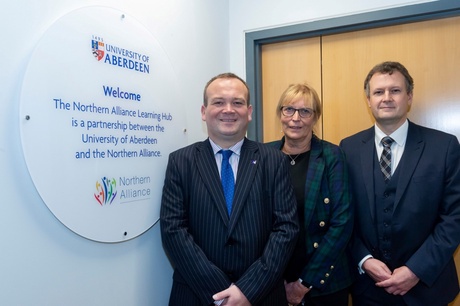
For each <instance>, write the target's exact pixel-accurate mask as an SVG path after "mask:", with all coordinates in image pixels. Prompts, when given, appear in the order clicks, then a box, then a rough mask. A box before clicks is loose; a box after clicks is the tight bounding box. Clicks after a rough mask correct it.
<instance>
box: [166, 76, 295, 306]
mask: <svg viewBox="0 0 460 306" xmlns="http://www.w3.org/2000/svg"><path fill="white" fill-rule="evenodd" d="M201 116H202V120H203V121H205V122H206V125H207V130H208V136H209V138H208V139H206V140H205V141H203V142H197V143H195V144H192V145H189V146H187V147H185V148H182V149H180V150H177V151H175V152H173V153H171V154H170V156H169V161H168V166H167V169H166V178H165V183H164V187H163V197H162V203H161V213H160V220H161V221H160V223H161V235H162V240H163V245H164V248H165V250H166V252H167V254H168V256H169V258H170V260H171V262H172V265H173V267H174V275H173V286H172V290H171V296H170V301H169V305H172V306H175V305H177V306H179V305H180V306H183V305H187V306H194V305H197V306H198V305H214V304H216V305H229V306H230V305H264V306H265V305H266V306H268V305H273V306H279V305H287V300H286V293H285V290H284V283H283V279H282V275H283V272H284V268H285V266H286V264H287V262H288V260H289V257H290V255H291V253H292V251H293V248H294V246H295V243H296V239H297V235H298V230H299V229H298V220H297V211H296V207H297V205H296V200H295V196H294V193H293V190H292V185H291V182H290V176H289V172H288V169H287V166H286V162H285V157H284V155H283V154H282V153H281V152H280V151H278V150H275V149H273V148H271V147H268V146H265V145H263V144H260V143H257V142H254V141H250V140H248V139H247V138H245V134H246V130H247V126H248V123H249V122H250V121H251V116H252V106H251V105H250V103H249V90H248V87H247V85H246V83H245V82H244V81H243V80H242V79H241V78H239V77H238V76H236V75H235V74H232V73H225V74H221V75H218V76H216V77H214V78H212V79H211V80H210V81H209V82H208V83H207V84H206V87H205V89H204V103H203V105H202V107H201ZM222 150H223V151H222ZM227 150H231V152H230V157H229V158H228V157H227V161H228V164H229V166H227V165H226V164H225V162H224V155H225V154H224V152H226V151H227ZM227 152H228V151H227ZM228 168H231V170H230V171H231V172H230V179H228V177H229V176H228V171H229V169H228ZM224 169H225V170H224ZM224 173H225V177H226V178H225V179H223V180H222V182H221V176H224ZM229 180H230V181H231V182H232V183H231V189H233V190H234V191H233V192H231V193H230V194H231V195H230V198H228V195H229V192H224V189H225V190H226V188H225V187H224V185H225V183H224V182H227V181H229ZM233 182H235V183H234V185H233ZM232 198H233V200H232Z"/></svg>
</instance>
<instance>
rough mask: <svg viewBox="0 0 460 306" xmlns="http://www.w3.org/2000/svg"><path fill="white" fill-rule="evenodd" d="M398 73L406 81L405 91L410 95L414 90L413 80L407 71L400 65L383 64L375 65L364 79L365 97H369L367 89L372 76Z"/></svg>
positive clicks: (394, 63)
mask: <svg viewBox="0 0 460 306" xmlns="http://www.w3.org/2000/svg"><path fill="white" fill-rule="evenodd" d="M395 71H399V72H400V73H401V74H402V75H403V76H404V79H405V80H406V91H407V93H408V94H410V93H412V91H413V90H414V80H413V79H412V77H411V75H410V74H409V71H407V69H406V67H404V66H403V65H402V64H401V63H398V62H383V63H380V64H378V65H375V66H374V68H372V69H371V71H369V73H368V74H367V77H366V79H365V80H364V91H365V92H366V97H368V98H369V96H370V88H369V81H370V80H371V78H372V76H373V75H374V74H376V73H382V74H390V75H391V74H393V72H395Z"/></svg>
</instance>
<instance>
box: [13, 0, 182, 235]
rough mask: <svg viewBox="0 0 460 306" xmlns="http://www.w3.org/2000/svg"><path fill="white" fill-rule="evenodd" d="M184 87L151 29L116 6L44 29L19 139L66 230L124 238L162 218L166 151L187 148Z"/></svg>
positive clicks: (28, 80) (26, 89)
mask: <svg viewBox="0 0 460 306" xmlns="http://www.w3.org/2000/svg"><path fill="white" fill-rule="evenodd" d="M176 83H177V81H176V78H175V75H174V72H173V69H172V66H171V64H170V62H169V59H168V57H167V55H166V54H165V52H164V50H163V49H162V48H161V46H160V45H159V44H158V42H157V41H156V40H155V39H154V38H153V37H152V35H151V33H150V32H149V31H148V30H147V29H146V28H144V27H143V26H142V25H141V24H140V23H139V22H137V21H136V20H134V19H133V18H132V17H130V16H126V15H125V14H123V13H122V12H120V11H118V10H115V9H112V8H107V7H86V8H82V9H78V10H76V11H73V12H71V13H69V14H67V15H65V16H63V17H62V18H60V19H59V20H58V21H57V22H55V23H54V24H53V25H52V26H51V27H50V28H49V29H48V30H47V31H46V32H45V34H44V35H43V37H42V38H41V39H40V41H39V43H38V45H37V47H36V49H35V50H34V52H33V54H32V56H31V59H30V62H29V64H28V66H27V69H26V73H25V75H24V81H23V86H22V90H21V100H20V114H19V115H20V132H21V142H22V146H23V151H24V157H25V160H26V163H27V167H28V170H29V173H30V176H31V178H32V180H33V183H34V185H35V187H36V188H37V190H38V193H39V194H40V196H41V197H42V199H43V201H44V202H45V204H46V205H47V206H48V208H49V209H50V210H51V212H52V213H53V214H54V215H55V216H56V217H57V218H58V219H59V220H60V221H61V222H62V223H63V224H64V225H65V226H67V227H68V228H69V229H71V230H72V231H74V232H75V233H77V234H79V235H81V236H83V237H85V238H88V239H91V240H95V241H100V242H120V241H125V240H128V239H131V238H134V237H137V236H138V235H140V234H142V233H143V232H145V231H146V230H148V229H149V228H150V227H152V226H153V225H154V224H155V223H156V222H157V221H158V219H159V210H160V200H161V190H162V187H163V180H164V172H165V169H166V164H167V159H168V155H169V153H170V152H172V151H173V150H175V149H177V148H179V147H182V146H184V145H185V144H186V142H187V141H186V135H185V129H184V127H185V114H184V113H183V110H182V109H181V107H180V104H179V103H178V101H177V99H176V98H175V93H176V90H177V89H176V88H177V84H176Z"/></svg>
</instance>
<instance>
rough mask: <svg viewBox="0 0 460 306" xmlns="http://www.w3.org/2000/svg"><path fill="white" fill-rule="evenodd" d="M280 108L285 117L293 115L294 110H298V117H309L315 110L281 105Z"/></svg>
mask: <svg viewBox="0 0 460 306" xmlns="http://www.w3.org/2000/svg"><path fill="white" fill-rule="evenodd" d="M280 109H281V112H282V113H283V115H285V116H286V117H292V116H294V114H295V112H299V115H300V117H302V118H310V117H311V116H312V115H313V113H314V112H315V111H314V110H312V109H311V108H294V107H292V106H282V107H280Z"/></svg>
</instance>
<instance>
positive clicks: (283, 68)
mask: <svg viewBox="0 0 460 306" xmlns="http://www.w3.org/2000/svg"><path fill="white" fill-rule="evenodd" d="M302 57H303V58H302ZM387 60H391V61H399V62H401V63H402V64H403V65H404V66H406V68H407V69H408V70H409V72H410V74H411V75H412V77H413V78H414V85H415V87H414V100H413V105H412V109H411V110H410V112H409V119H410V120H412V121H413V122H415V123H417V124H421V125H425V126H428V127H432V128H435V129H439V130H442V131H445V132H448V133H451V134H454V135H456V136H457V138H458V139H460V91H459V90H458V87H459V86H460V81H459V77H458V71H459V70H460V17H452V18H446V19H438V20H431V21H424V22H417V23H410V24H404V25H398V26H389V27H383V28H377V29H369V30H362V31H356V32H350V33H342V34H336V35H330V36H324V37H322V38H321V39H320V38H309V39H303V40H298V41H291V42H283V43H276V44H271V45H265V46H263V48H262V78H263V80H262V98H263V101H262V105H263V133H264V142H267V141H271V140H276V139H279V138H280V137H281V132H280V126H279V123H278V119H277V118H276V117H275V106H276V103H277V101H278V98H279V96H280V95H281V93H282V91H283V90H284V89H285V88H286V87H287V85H288V84H291V83H293V82H305V81H306V82H309V83H310V84H311V85H313V86H314V88H315V89H316V90H317V91H318V94H319V95H320V96H321V98H322V101H323V116H322V122H320V123H319V124H320V125H321V126H320V130H321V131H322V136H323V138H324V139H326V140H328V141H331V142H333V143H336V144H338V143H339V142H340V140H341V139H343V138H345V137H347V136H349V135H352V134H354V133H356V132H358V131H361V130H363V129H366V128H368V127H370V126H372V125H373V124H374V121H373V119H372V115H371V114H370V111H369V109H368V107H367V104H366V99H365V95H364V88H363V87H364V79H365V77H366V75H367V73H368V72H369V70H370V69H371V68H372V67H373V66H374V65H375V64H377V63H380V62H382V61H387ZM319 134H320V135H321V132H320V133H319ZM455 261H456V264H457V273H458V274H459V275H460V251H459V250H458V249H457V252H456V255H455ZM450 305H451V306H460V297H457V299H456V300H455V301H454V302H453V303H451V304H450Z"/></svg>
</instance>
